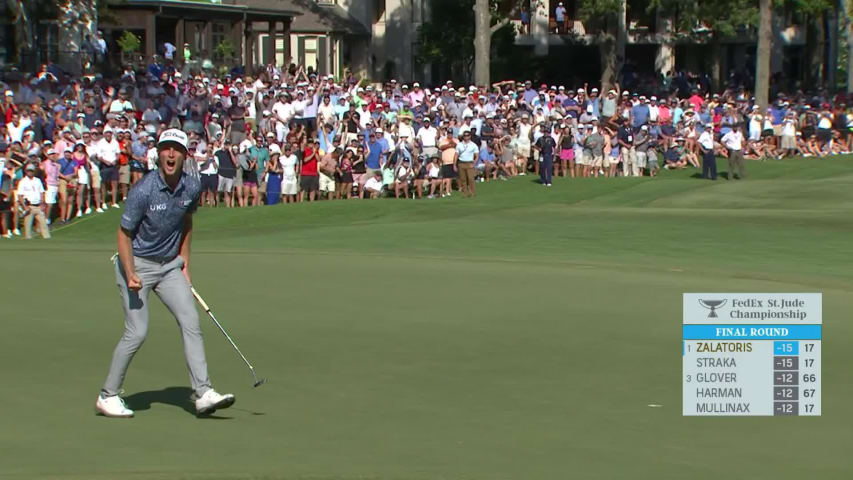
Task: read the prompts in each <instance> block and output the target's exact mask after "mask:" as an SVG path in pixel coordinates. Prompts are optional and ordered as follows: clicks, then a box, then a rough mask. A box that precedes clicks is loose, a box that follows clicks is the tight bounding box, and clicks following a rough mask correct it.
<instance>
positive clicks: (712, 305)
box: [699, 299, 726, 318]
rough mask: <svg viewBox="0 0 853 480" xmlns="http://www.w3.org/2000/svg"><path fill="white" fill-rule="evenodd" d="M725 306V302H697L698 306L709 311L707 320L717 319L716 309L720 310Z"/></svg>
mask: <svg viewBox="0 0 853 480" xmlns="http://www.w3.org/2000/svg"><path fill="white" fill-rule="evenodd" d="M725 304H726V300H703V299H700V300H699V305H702V306H703V307H705V308H707V309H708V310H711V313H709V314H708V318H717V309H718V308H722V307H723V306H724V305H725Z"/></svg>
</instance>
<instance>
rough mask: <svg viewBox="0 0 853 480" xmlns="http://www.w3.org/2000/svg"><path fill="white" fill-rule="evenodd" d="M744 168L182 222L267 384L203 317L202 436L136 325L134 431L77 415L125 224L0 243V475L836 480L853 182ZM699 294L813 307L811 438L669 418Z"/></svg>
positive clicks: (841, 445) (111, 320)
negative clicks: (684, 331)
mask: <svg viewBox="0 0 853 480" xmlns="http://www.w3.org/2000/svg"><path fill="white" fill-rule="evenodd" d="M720 169H721V170H722V171H723V172H725V171H726V166H725V161H722V162H721V168H720ZM747 169H748V170H747V173H748V175H749V178H748V179H746V180H743V181H726V180H725V179H722V178H721V179H720V180H719V181H717V182H710V181H705V180H701V179H698V178H694V177H693V175H695V174H696V173H697V171H696V170H687V171H679V172H669V171H664V172H663V173H662V175H661V176H660V177H659V178H654V179H649V178H643V179H634V178H628V179H624V178H617V179H578V180H571V181H570V180H567V179H555V182H554V187H553V188H550V189H545V188H543V187H542V186H540V185H539V184H538V183H535V182H534V179H533V178H532V177H531V176H525V177H520V178H516V179H513V180H511V181H509V182H493V183H488V184H485V185H484V184H477V188H478V194H479V196H478V197H477V198H476V199H473V200H467V199H462V198H459V196H458V195H457V194H454V196H453V197H452V198H449V199H435V200H420V201H413V200H391V199H386V200H379V201H365V200H362V201H355V200H352V201H346V202H345V201H337V202H320V203H316V204H299V205H280V206H276V207H258V208H252V209H235V210H226V209H217V210H212V209H201V210H200V211H199V213H198V214H197V215H196V217H195V231H194V242H193V263H192V272H193V281H194V285H195V286H196V288H197V289H198V290H199V292H200V293H201V294H202V295H203V296H204V297H205V299H206V300H207V301H208V303H210V305H211V307H212V309H213V311H214V313H215V314H216V316H217V318H218V319H219V320H220V321H221V322H222V323H223V324H224V326H225V327H226V329H228V331H229V333H230V334H231V335H232V336H233V337H234V338H235V340H236V341H237V343H238V345H239V346H240V348H241V349H242V350H243V352H244V353H245V354H246V356H247V357H248V358H249V360H250V361H252V362H253V363H254V365H255V368H256V369H257V371H258V374H259V375H260V376H265V377H268V378H269V383H268V384H267V385H264V386H263V387H261V388H258V389H252V388H251V384H252V381H251V375H250V374H249V372H248V370H247V369H246V368H245V365H244V364H243V363H242V361H241V360H240V358H239V357H238V356H237V355H236V354H235V353H234V352H233V351H232V350H231V347H230V346H229V345H228V343H227V342H226V340H225V339H224V338H223V337H222V335H221V334H220V333H219V332H218V331H217V330H216V328H215V326H214V325H212V323H211V322H209V321H208V319H207V318H202V322H203V329H204V333H205V343H206V348H207V355H208V363H209V366H210V373H211V378H212V380H213V383H214V386H215V387H216V388H217V389H218V390H220V391H226V392H233V393H234V394H235V395H236V396H237V403H236V405H235V406H234V407H232V408H231V409H229V410H223V411H220V412H217V414H216V415H215V417H213V418H211V419H196V417H195V416H194V415H193V414H192V413H191V406H190V403H189V401H188V397H189V394H190V391H189V388H188V383H189V381H188V378H187V372H186V368H185V362H184V359H183V351H182V348H181V343H180V336H179V334H178V329H177V327H176V324H175V322H174V320H173V318H172V317H171V316H170V315H169V313H168V312H167V311H166V309H165V308H164V307H163V306H162V304H161V303H159V301H157V300H154V301H152V302H151V305H152V306H153V308H152V313H151V323H150V328H149V335H148V339H147V341H146V343H145V344H144V345H143V347H142V349H141V350H140V351H139V353H138V355H137V356H136V358H135V360H134V362H133V364H132V365H131V367H130V371H129V373H128V377H127V380H126V382H125V385H124V389H125V397H126V398H127V401H128V406H129V407H130V408H132V409H134V410H136V418H134V419H130V420H114V419H106V418H103V417H96V416H95V415H94V413H93V406H94V402H95V398H96V396H97V394H98V390H99V388H100V387H101V385H102V383H103V381H104V377H105V375H106V372H107V367H108V364H109V360H110V356H111V354H112V350H113V348H114V347H115V343H116V341H117V340H118V338H119V336H120V335H121V331H122V328H123V316H122V313H121V309H120V304H119V298H118V295H117V290H116V287H115V277H114V273H113V269H112V265H111V264H110V262H109V258H110V256H111V255H112V254H113V252H114V251H115V231H116V227H117V225H118V220H119V216H120V211H119V210H115V209H114V210H111V211H109V213H106V214H103V215H100V216H94V217H92V216H90V217H86V218H84V219H83V220H82V221H78V222H77V223H75V224H71V225H69V226H67V227H62V228H58V229H56V231H55V233H54V238H53V239H52V240H50V241H43V240H32V241H23V240H20V239H15V240H5V239H0V261H2V264H3V270H2V271H3V272H4V273H5V277H6V282H4V288H3V290H2V294H0V301H2V309H3V313H4V315H3V319H4V321H3V325H4V327H5V331H4V332H3V338H4V341H3V348H2V349H0V378H2V379H3V380H4V381H3V387H2V392H3V400H4V402H3V403H4V407H5V408H4V412H3V415H2V423H0V431H2V433H0V478H3V477H6V476H8V477H9V478H74V479H116V478H136V479H176V478H189V479H219V478H227V479H238V478H240V479H242V478H261V479H305V480H307V479H311V480H320V479H328V480H332V479H342V480H354V479H376V480H400V479H416V480H438V479H442V480H444V479H446V480H456V479H460V480H462V479H466V480H467V479H476V480H505V479H519V480H557V479H608V480H609V479H678V480H682V479H720V478H726V479H765V478H766V479H771V478H772V479H797V480H803V479H806V478H808V479H812V478H814V479H821V480H825V479H844V480H849V479H850V478H853V460H851V457H850V453H849V450H850V447H851V445H853V429H851V425H853V413H851V412H850V411H848V410H847V405H848V404H849V403H850V399H851V398H853V382H851V381H850V379H849V363H850V361H849V354H848V352H849V351H850V350H851V349H853V324H851V322H850V321H849V312H850V311H851V310H853V273H851V272H853V269H852V268H851V267H853V255H851V253H853V252H851V250H853V248H851V234H853V220H851V210H853V158H851V157H844V158H842V157H832V158H827V159H824V160H815V159H799V160H786V161H782V162H767V163H760V162H748V164H747ZM18 238H19V237H18ZM716 291H719V292H739V291H742V292H785V291H789V292H823V321H824V332H825V334H824V342H823V348H822V351H823V353H822V363H823V370H822V385H823V398H822V412H823V416H821V417H812V418H805V417H790V418H773V417H754V418H707V417H704V418H699V417H682V415H681V407H682V406H681V402H682V392H681V389H682V379H681V369H682V365H681V362H682V360H681V355H680V349H681V320H682V297H681V295H682V293H684V292H716ZM845 359H846V360H845ZM650 404H655V405H662V407H660V408H650V407H649V405H650Z"/></svg>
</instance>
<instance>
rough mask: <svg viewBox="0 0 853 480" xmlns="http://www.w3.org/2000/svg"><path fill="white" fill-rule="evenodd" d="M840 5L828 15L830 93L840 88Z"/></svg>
mask: <svg viewBox="0 0 853 480" xmlns="http://www.w3.org/2000/svg"><path fill="white" fill-rule="evenodd" d="M838 8H839V6H838V3H837V2H836V3H835V5H833V6H832V9H831V10H830V11H828V12H827V13H826V75H825V77H824V78H826V83H827V87H828V88H829V91H830V92H835V91H836V89H837V88H838V75H837V73H838V25H839V20H840V19H839V18H838Z"/></svg>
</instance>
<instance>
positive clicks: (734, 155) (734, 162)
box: [729, 150, 746, 179]
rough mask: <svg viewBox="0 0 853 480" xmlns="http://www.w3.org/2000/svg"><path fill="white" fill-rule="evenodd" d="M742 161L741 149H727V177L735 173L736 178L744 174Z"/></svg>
mask: <svg viewBox="0 0 853 480" xmlns="http://www.w3.org/2000/svg"><path fill="white" fill-rule="evenodd" d="M743 163H744V162H743V150H729V179H731V178H732V177H733V176H734V175H735V174H737V176H738V178H743V177H745V176H746V172H745V171H744V168H743Z"/></svg>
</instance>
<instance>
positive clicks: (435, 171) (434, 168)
mask: <svg viewBox="0 0 853 480" xmlns="http://www.w3.org/2000/svg"><path fill="white" fill-rule="evenodd" d="M427 178H428V180H429V196H428V197H427V198H435V192H436V190H438V192H439V194H441V182H442V180H441V160H440V158H439V156H438V155H435V156H433V157H432V158H431V159H430V162H429V166H428V167H427Z"/></svg>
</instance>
